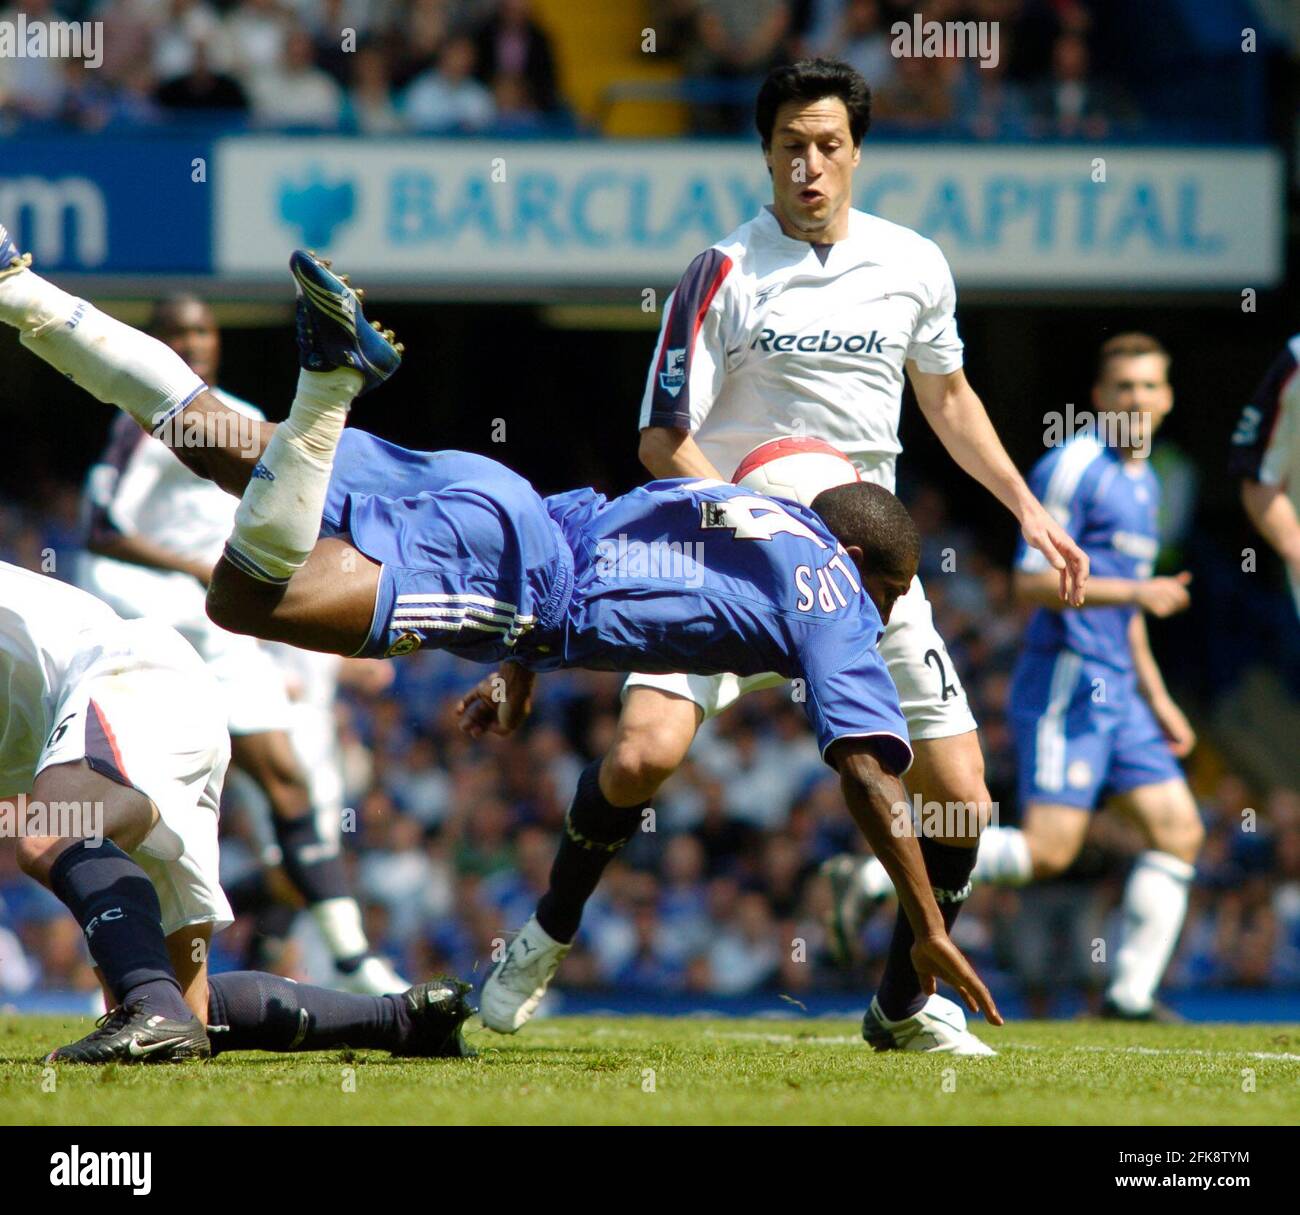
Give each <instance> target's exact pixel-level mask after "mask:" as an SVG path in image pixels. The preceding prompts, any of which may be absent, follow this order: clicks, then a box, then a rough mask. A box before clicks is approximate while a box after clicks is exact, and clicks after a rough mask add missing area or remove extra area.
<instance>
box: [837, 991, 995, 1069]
mask: <svg viewBox="0 0 1300 1215" xmlns="http://www.w3.org/2000/svg"><path fill="white" fill-rule="evenodd" d="M862 1036H863V1037H864V1038H865V1039H866V1040H867V1041H868V1042H870V1043H871V1045H872V1046H874V1047H875V1048H876V1050H921V1051H928V1052H930V1053H931V1054H941V1055H996V1054H997V1053H998V1052H997V1051H995V1050H994V1049H993V1048H992V1047H991V1046H986V1045H985V1044H984V1043H983V1042H981V1041H980V1040H979V1039H978V1038H977V1037H976V1036H975V1035H974V1034H973V1033H971V1032H970V1030H968V1029H967V1028H966V1014H965V1012H964V1011H963V1010H962V1008H961V1005H959V1004H954V1003H953V1002H952V1001H951V1000H945V999H944V998H943V996H939V995H935V996H931V997H930V998H929V999H928V1000H926V1002H925V1007H924V1008H922V1009H921V1011H920V1012H919V1013H916V1014H915V1015H914V1016H911V1017H907V1018H905V1019H904V1020H902V1021H891V1020H889V1019H888V1018H887V1017H886V1016H885V1014H884V1013H882V1012H881V1011H880V1002H879V1001H878V1000H875V999H873V1000H872V1001H871V1007H870V1008H869V1009H867V1015H866V1016H865V1017H863V1018H862Z"/></svg>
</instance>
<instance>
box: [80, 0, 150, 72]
mask: <svg viewBox="0 0 1300 1215" xmlns="http://www.w3.org/2000/svg"><path fill="white" fill-rule="evenodd" d="M91 16H93V18H94V19H95V20H96V21H101V22H103V26H104V33H103V55H104V61H103V63H102V64H100V67H99V71H98V72H96V73H94V74H95V75H97V76H99V77H100V78H101V79H102V80H106V81H108V82H110V83H111V84H114V85H119V84H125V85H127V87H130V88H133V89H138V88H139V81H140V69H141V67H142V66H143V67H144V68H145V70H146V71H148V65H149V63H150V61H151V59H152V58H153V48H154V37H155V31H157V30H158V29H159V28H160V26H161V25H162V12H161V11H160V9H159V7H158V4H157V3H156V2H155V0H104V3H103V4H100V5H98V6H96V7H95V8H94V9H93V10H92V13H91ZM152 91H153V88H152V85H151V86H150V87H149V88H146V89H145V90H144V92H145V94H146V95H147V94H148V93H151V92H152Z"/></svg>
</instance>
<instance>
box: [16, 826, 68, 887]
mask: <svg viewBox="0 0 1300 1215" xmlns="http://www.w3.org/2000/svg"><path fill="white" fill-rule="evenodd" d="M17 842H18V847H17V849H16V852H17V860H18V868H19V869H21V870H22V871H23V873H25V874H26V875H27V876H28V877H29V878H35V880H36V881H38V882H40V883H41V885H42V886H48V885H49V877H50V870H51V868H53V865H54V861H55V859H57V857H58V854H59V851H61V850H60V849H59V848H57V846H55V841H53V840H49V839H45V838H43V837H41V838H33V837H32V836H28V835H20V836H19V837H18V841H17Z"/></svg>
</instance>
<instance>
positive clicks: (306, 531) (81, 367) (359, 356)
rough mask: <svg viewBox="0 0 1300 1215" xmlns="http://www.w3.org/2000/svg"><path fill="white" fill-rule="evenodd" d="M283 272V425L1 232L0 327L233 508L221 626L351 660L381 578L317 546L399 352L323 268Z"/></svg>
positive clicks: (218, 589)
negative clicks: (356, 438)
mask: <svg viewBox="0 0 1300 1215" xmlns="http://www.w3.org/2000/svg"><path fill="white" fill-rule="evenodd" d="M291 269H292V270H293V274H294V277H295V280H296V281H297V283H298V289H299V314H298V322H299V323H298V330H299V334H298V336H299V348H300V356H301V357H300V361H301V363H302V367H303V370H302V373H301V375H300V376H299V382H298V391H297V394H296V396H295V398H294V402H293V405H292V407H291V409H290V412H289V417H288V419H287V420H286V421H285V422H283V423H282V424H280V425H279V426H272V425H270V424H269V423H260V424H251V423H250V422H249V421H248V419H244V418H241V417H240V416H239V415H237V414H234V413H233V412H232V411H230V410H227V409H225V408H224V407H223V406H222V405H221V404H220V402H219V401H217V400H216V398H214V397H212V396H211V395H210V394H209V393H208V392H207V386H206V385H205V384H204V383H203V381H202V380H200V379H199V378H198V377H197V376H196V375H195V374H194V372H193V371H192V370H190V368H189V366H188V365H187V364H186V363H185V361H184V360H183V359H182V358H181V357H180V356H179V355H178V354H177V353H176V352H175V351H173V350H171V349H170V348H169V347H168V346H166V345H165V344H164V343H162V342H159V341H158V340H157V339H155V338H153V337H150V336H149V335H148V334H144V333H140V332H139V331H137V330H135V329H132V328H131V327H130V326H129V325H124V324H122V322H120V321H117V320H115V319H114V318H112V317H110V316H108V315H106V314H105V313H103V312H101V311H100V310H99V309H97V308H95V307H94V305H93V304H91V303H89V302H88V301H86V300H82V299H78V298H77V297H76V296H73V295H70V294H69V293H68V292H66V291H63V290H61V289H60V288H59V287H57V286H55V285H54V284H53V283H51V282H49V281H48V280H46V279H44V278H42V277H40V275H38V274H36V273H35V272H34V271H33V270H32V269H30V258H29V257H27V256H25V255H20V254H19V252H18V250H17V248H16V247H15V246H14V244H13V242H12V240H10V238H9V234H8V233H7V232H6V231H5V230H4V229H3V228H2V227H0V321H3V322H5V323H8V324H10V325H13V326H14V327H16V328H17V329H18V330H19V331H20V334H21V338H20V340H21V341H22V344H23V345H24V346H26V347H27V348H28V349H29V350H31V351H32V352H33V353H34V354H36V355H38V356H39V357H40V358H42V359H43V360H45V361H46V362H47V363H49V364H50V365H51V366H53V367H55V368H57V369H58V370H59V371H60V372H62V373H63V374H64V375H66V376H67V377H68V378H70V379H72V380H73V381H74V382H76V383H78V384H80V385H81V386H82V387H83V388H85V389H86V391H87V392H89V393H90V394H91V395H92V396H94V397H96V398H97V399H98V400H101V401H105V402H107V403H109V404H112V405H116V406H117V407H118V408H120V409H122V410H124V411H125V412H126V413H129V414H130V415H131V416H132V417H133V418H134V419H135V420H136V422H137V423H139V425H140V426H142V427H143V428H145V429H146V430H148V431H150V432H151V433H154V434H157V435H158V437H159V438H161V439H163V441H164V442H166V443H167V444H168V445H169V446H170V447H171V448H172V450H173V452H174V453H175V454H176V455H177V457H178V458H179V459H181V460H183V461H184V462H185V463H186V465H187V466H189V467H191V468H192V469H194V471H196V472H198V473H200V474H201V475H203V476H206V477H209V478H210V479H212V480H214V481H215V482H216V483H217V484H219V485H221V486H222V487H223V488H225V489H228V490H230V491H231V492H234V493H238V494H239V495H240V508H239V513H238V515H237V516H236V527H235V533H234V535H233V536H232V537H231V540H230V544H229V545H228V547H227V552H226V558H225V560H223V561H222V562H221V563H220V564H219V565H218V568H217V570H216V572H215V573H214V576H213V583H212V588H211V593H210V600H211V601H212V603H213V604H214V605H215V607H216V610H217V612H219V613H220V614H221V617H222V618H221V619H218V618H217V616H216V615H214V617H213V618H214V619H217V622H218V623H221V624H226V627H229V628H232V629H234V630H235V631H239V632H247V633H252V634H254V635H256V636H260V637H265V638H268V639H273V640H281V641H289V642H292V643H295V644H298V645H302V646H304V647H305V648H308V649H318V650H323V651H326V652H329V653H336V654H351V653H354V652H355V649H356V648H357V646H359V645H360V642H361V640H362V639H363V638H364V636H365V634H364V632H361V633H358V632H357V630H356V629H355V628H354V627H352V625H353V623H354V621H355V620H356V619H357V618H359V616H360V615H361V614H362V613H364V612H368V611H369V610H370V609H371V608H372V607H373V603H374V594H373V592H374V587H375V586H376V585H377V582H378V570H377V568H376V567H374V565H373V563H371V562H369V561H368V560H367V559H366V558H364V557H362V556H361V554H359V553H357V552H356V550H355V549H353V548H352V547H351V546H350V545H347V544H345V543H344V542H342V541H334V542H332V543H324V544H323V545H322V547H321V548H320V549H319V550H318V549H317V545H316V540H317V535H318V533H319V530H320V520H321V511H322V508H323V505H324V498H325V490H326V486H327V485H328V482H329V474H330V468H331V463H332V460H333V456H334V451H335V449H336V448H337V445H338V440H339V437H340V435H341V434H342V431H343V426H344V424H345V422H346V420H347V412H348V408H349V407H350V405H351V403H352V400H353V398H354V397H356V396H357V395H358V394H359V393H360V392H362V391H365V390H366V389H369V388H373V387H375V386H376V385H378V384H379V383H382V381H383V380H384V379H386V378H387V377H388V376H389V375H391V374H392V372H393V371H395V370H396V368H397V366H398V364H399V362H400V360H401V348H400V346H398V345H397V344H396V343H395V342H394V341H393V340H391V339H392V334H391V333H387V334H385V333H381V332H377V331H376V330H375V329H372V328H370V327H369V325H368V323H367V322H366V320H365V317H364V314H363V313H362V310H361V306H360V302H359V297H358V295H357V293H356V292H355V291H353V290H352V288H351V287H350V286H349V285H348V284H347V282H346V281H345V280H344V279H342V278H340V277H339V276H336V275H334V274H332V273H331V272H330V271H329V269H328V268H327V266H326V265H325V264H324V263H322V262H319V261H317V260H316V259H315V258H313V257H311V256H309V255H307V254H304V253H295V254H294V257H293V259H292V261H291ZM232 565H233V566H234V567H235V568H230V567H231V566H232ZM291 580H293V581H295V582H296V585H295V586H293V587H290V586H289V583H290V581H291ZM367 594H368V595H369V599H368V600H367V598H366V596H367ZM333 620H337V623H333V622H332V621H333ZM367 628H368V623H367ZM349 647H350V648H349Z"/></svg>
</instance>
